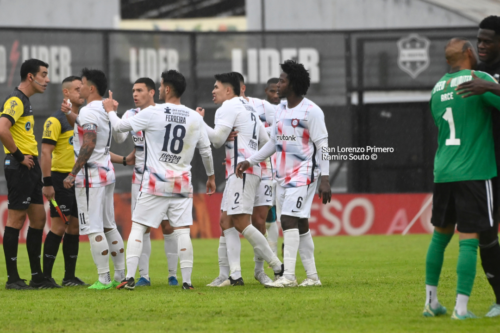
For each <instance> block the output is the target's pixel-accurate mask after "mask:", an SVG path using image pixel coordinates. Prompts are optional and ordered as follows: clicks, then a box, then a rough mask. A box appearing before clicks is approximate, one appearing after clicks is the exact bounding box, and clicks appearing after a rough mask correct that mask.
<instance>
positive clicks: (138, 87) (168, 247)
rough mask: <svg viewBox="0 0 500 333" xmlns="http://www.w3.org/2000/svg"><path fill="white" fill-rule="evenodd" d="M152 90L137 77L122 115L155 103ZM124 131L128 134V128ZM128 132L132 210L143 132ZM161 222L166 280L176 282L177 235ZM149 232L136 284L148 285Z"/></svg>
mask: <svg viewBox="0 0 500 333" xmlns="http://www.w3.org/2000/svg"><path fill="white" fill-rule="evenodd" d="M155 90H156V86H155V83H154V81H153V80H151V79H150V78H139V79H137V80H136V81H135V83H134V86H133V87H132V97H133V99H134V103H135V106H136V108H134V109H130V110H127V111H126V112H125V114H124V115H123V117H122V119H129V118H131V117H133V116H135V115H136V114H138V113H139V112H140V111H141V110H143V109H145V108H147V107H148V106H154V105H155V102H154V94H155ZM160 90H161V89H160ZM125 133H126V134H128V132H125ZM130 135H131V136H132V139H133V141H134V146H135V148H134V151H133V152H132V153H133V154H134V155H135V167H134V173H133V174H132V191H131V209H132V214H133V212H134V208H135V205H136V202H137V196H138V195H139V189H140V187H141V182H142V175H143V173H144V134H143V132H142V131H139V132H134V131H130ZM161 225H162V229H163V237H164V239H165V254H166V255H167V262H168V273H169V276H168V283H169V285H173V286H176V285H178V281H177V277H176V273H177V260H178V255H177V238H176V237H175V236H176V235H174V229H173V228H172V227H171V226H170V224H169V223H168V221H166V220H165V219H164V220H163V221H162V223H161ZM150 235H151V234H150V229H149V228H148V230H147V232H146V233H145V234H144V238H143V241H142V244H143V246H142V253H141V257H140V259H139V274H140V278H139V280H138V281H137V283H136V287H141V286H150V285H151V280H150V277H149V257H150V256H151V237H150Z"/></svg>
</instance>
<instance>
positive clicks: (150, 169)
mask: <svg viewBox="0 0 500 333" xmlns="http://www.w3.org/2000/svg"><path fill="white" fill-rule="evenodd" d="M185 89H186V79H185V78H184V76H183V75H182V74H181V73H179V72H177V71H174V70H169V71H167V72H163V73H162V81H161V90H160V100H164V101H165V104H158V105H156V106H150V107H148V108H145V109H144V110H142V111H141V112H139V113H138V114H136V115H135V116H134V117H131V118H128V119H122V120H120V119H119V118H118V116H117V115H116V112H113V111H114V110H113V101H112V98H113V97H112V93H111V92H110V93H109V99H108V100H106V101H105V102H104V105H105V108H106V111H107V112H109V117H110V120H111V123H112V126H113V128H114V129H115V130H116V131H118V132H127V131H132V130H133V131H134V132H139V131H144V132H145V135H144V136H145V146H146V155H145V156H146V157H145V165H146V167H145V168H144V175H143V181H142V184H141V189H140V194H139V197H138V198H137V203H136V207H135V209H134V212H133V215H132V221H133V222H132V231H131V232H130V235H129V238H128V243H127V277H126V279H124V280H123V281H122V283H121V284H120V285H119V286H118V287H117V289H122V288H125V289H129V290H133V289H134V288H135V280H134V276H135V273H136V270H137V266H138V264H139V256H140V255H141V252H142V247H143V238H144V234H145V233H146V231H147V229H148V228H151V227H152V228H157V227H158V226H159V225H160V223H161V221H162V218H163V217H164V216H165V215H166V216H167V217H168V221H169V223H170V224H171V225H172V227H173V228H174V235H175V236H176V238H177V244H178V251H177V253H178V255H179V259H180V266H181V273H182V281H183V284H182V289H194V287H193V285H192V283H191V273H192V270H193V245H192V243H191V238H190V226H191V225H192V224H193V216H192V210H193V187H192V185H191V161H192V159H193V155H194V151H195V148H198V149H199V152H200V155H201V157H202V161H203V165H204V167H205V171H206V172H207V176H208V181H207V194H212V193H214V192H215V176H214V168H213V160H212V150H211V148H210V141H209V140H208V136H207V133H206V131H205V130H204V128H203V119H202V118H201V117H200V115H198V113H196V112H195V111H194V110H191V109H189V108H187V107H185V106H184V105H182V104H181V96H182V94H183V93H184V91H185Z"/></svg>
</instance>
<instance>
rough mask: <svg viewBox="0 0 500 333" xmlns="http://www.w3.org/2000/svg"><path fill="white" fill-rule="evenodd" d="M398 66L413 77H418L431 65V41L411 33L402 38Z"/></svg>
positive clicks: (399, 46) (399, 42) (399, 43)
mask: <svg viewBox="0 0 500 333" xmlns="http://www.w3.org/2000/svg"><path fill="white" fill-rule="evenodd" d="M397 45H398V50H399V55H398V66H399V68H400V69H401V70H402V71H403V72H405V73H407V74H408V75H410V76H411V77H412V79H416V78H417V76H419V75H420V73H422V72H423V71H425V70H426V69H427V67H429V64H430V62H431V61H430V57H429V46H430V45H431V42H430V41H429V40H428V39H427V38H425V37H421V36H419V35H418V34H410V35H409V36H407V37H403V38H401V39H400V40H399V41H398V43H397Z"/></svg>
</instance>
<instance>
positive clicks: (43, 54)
mask: <svg viewBox="0 0 500 333" xmlns="http://www.w3.org/2000/svg"><path fill="white" fill-rule="evenodd" d="M32 51H33V49H32ZM33 58H34V57H33ZM38 59H39V60H41V61H43V62H46V63H49V62H50V58H49V49H48V47H46V46H42V45H40V46H38ZM49 65H50V64H49Z"/></svg>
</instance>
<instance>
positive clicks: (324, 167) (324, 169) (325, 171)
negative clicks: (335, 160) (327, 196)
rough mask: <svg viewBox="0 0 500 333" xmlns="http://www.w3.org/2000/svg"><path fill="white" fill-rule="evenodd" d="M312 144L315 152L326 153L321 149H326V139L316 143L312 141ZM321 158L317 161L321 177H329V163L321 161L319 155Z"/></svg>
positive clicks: (325, 160)
mask: <svg viewBox="0 0 500 333" xmlns="http://www.w3.org/2000/svg"><path fill="white" fill-rule="evenodd" d="M314 144H315V145H316V150H317V151H320V152H321V151H326V150H324V149H323V147H328V137H326V138H323V139H320V140H318V141H314ZM319 155H320V156H321V157H320V159H319V169H320V170H321V175H322V176H329V175H330V161H329V160H327V159H323V154H319Z"/></svg>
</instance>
